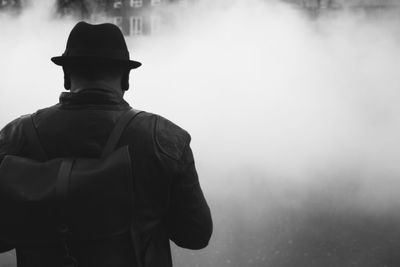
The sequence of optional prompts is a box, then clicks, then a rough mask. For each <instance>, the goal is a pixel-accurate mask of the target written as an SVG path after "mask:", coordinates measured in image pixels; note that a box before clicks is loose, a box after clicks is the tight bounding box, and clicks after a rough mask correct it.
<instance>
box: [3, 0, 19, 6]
mask: <svg viewBox="0 0 400 267" xmlns="http://www.w3.org/2000/svg"><path fill="white" fill-rule="evenodd" d="M15 4H16V1H15V0H0V6H15Z"/></svg>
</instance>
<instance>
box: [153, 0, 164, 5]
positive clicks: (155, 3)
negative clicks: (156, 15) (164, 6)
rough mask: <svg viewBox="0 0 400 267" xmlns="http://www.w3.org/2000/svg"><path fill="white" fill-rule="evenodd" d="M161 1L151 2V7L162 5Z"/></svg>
mask: <svg viewBox="0 0 400 267" xmlns="http://www.w3.org/2000/svg"><path fill="white" fill-rule="evenodd" d="M161 2H162V1H161V0H151V5H152V6H159V5H160V4H161Z"/></svg>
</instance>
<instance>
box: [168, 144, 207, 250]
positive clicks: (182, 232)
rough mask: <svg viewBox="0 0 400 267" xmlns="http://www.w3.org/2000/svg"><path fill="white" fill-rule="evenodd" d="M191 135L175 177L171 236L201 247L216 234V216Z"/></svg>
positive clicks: (188, 245) (184, 244)
mask: <svg viewBox="0 0 400 267" xmlns="http://www.w3.org/2000/svg"><path fill="white" fill-rule="evenodd" d="M189 143H190V136H189V137H188V138H187V142H186V145H185V147H184V149H183V153H182V156H181V159H180V167H179V169H178V172H177V173H176V175H175V177H173V178H174V179H173V183H172V189H171V198H170V200H171V203H170V204H171V205H170V213H169V219H168V226H169V233H170V239H171V240H172V241H174V243H175V244H177V245H178V246H180V247H184V248H188V249H201V248H204V247H206V246H207V245H208V242H209V240H210V238H211V234H212V228H213V225H212V219H211V212H210V208H209V206H208V205H207V202H206V199H205V198H204V195H203V192H202V190H201V187H200V183H199V179H198V175H197V171H196V168H195V163H194V159H193V153H192V150H191V148H190V145H189Z"/></svg>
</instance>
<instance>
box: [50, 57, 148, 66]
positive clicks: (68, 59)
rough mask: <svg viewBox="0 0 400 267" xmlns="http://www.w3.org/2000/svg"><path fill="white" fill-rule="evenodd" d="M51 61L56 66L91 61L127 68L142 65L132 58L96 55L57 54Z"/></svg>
mask: <svg viewBox="0 0 400 267" xmlns="http://www.w3.org/2000/svg"><path fill="white" fill-rule="evenodd" d="M51 61H52V62H53V63H54V64H56V65H58V66H65V65H67V64H70V63H76V62H93V61H110V62H118V63H123V64H126V66H127V68H129V69H136V68H139V67H140V66H142V63H140V62H139V61H134V60H119V59H115V58H107V57H98V56H59V57H52V58H51Z"/></svg>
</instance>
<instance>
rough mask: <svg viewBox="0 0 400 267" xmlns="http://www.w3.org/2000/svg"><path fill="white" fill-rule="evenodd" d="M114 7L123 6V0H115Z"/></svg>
mask: <svg viewBox="0 0 400 267" xmlns="http://www.w3.org/2000/svg"><path fill="white" fill-rule="evenodd" d="M113 7H114V8H122V1H121V0H119V1H118V0H114V4H113Z"/></svg>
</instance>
